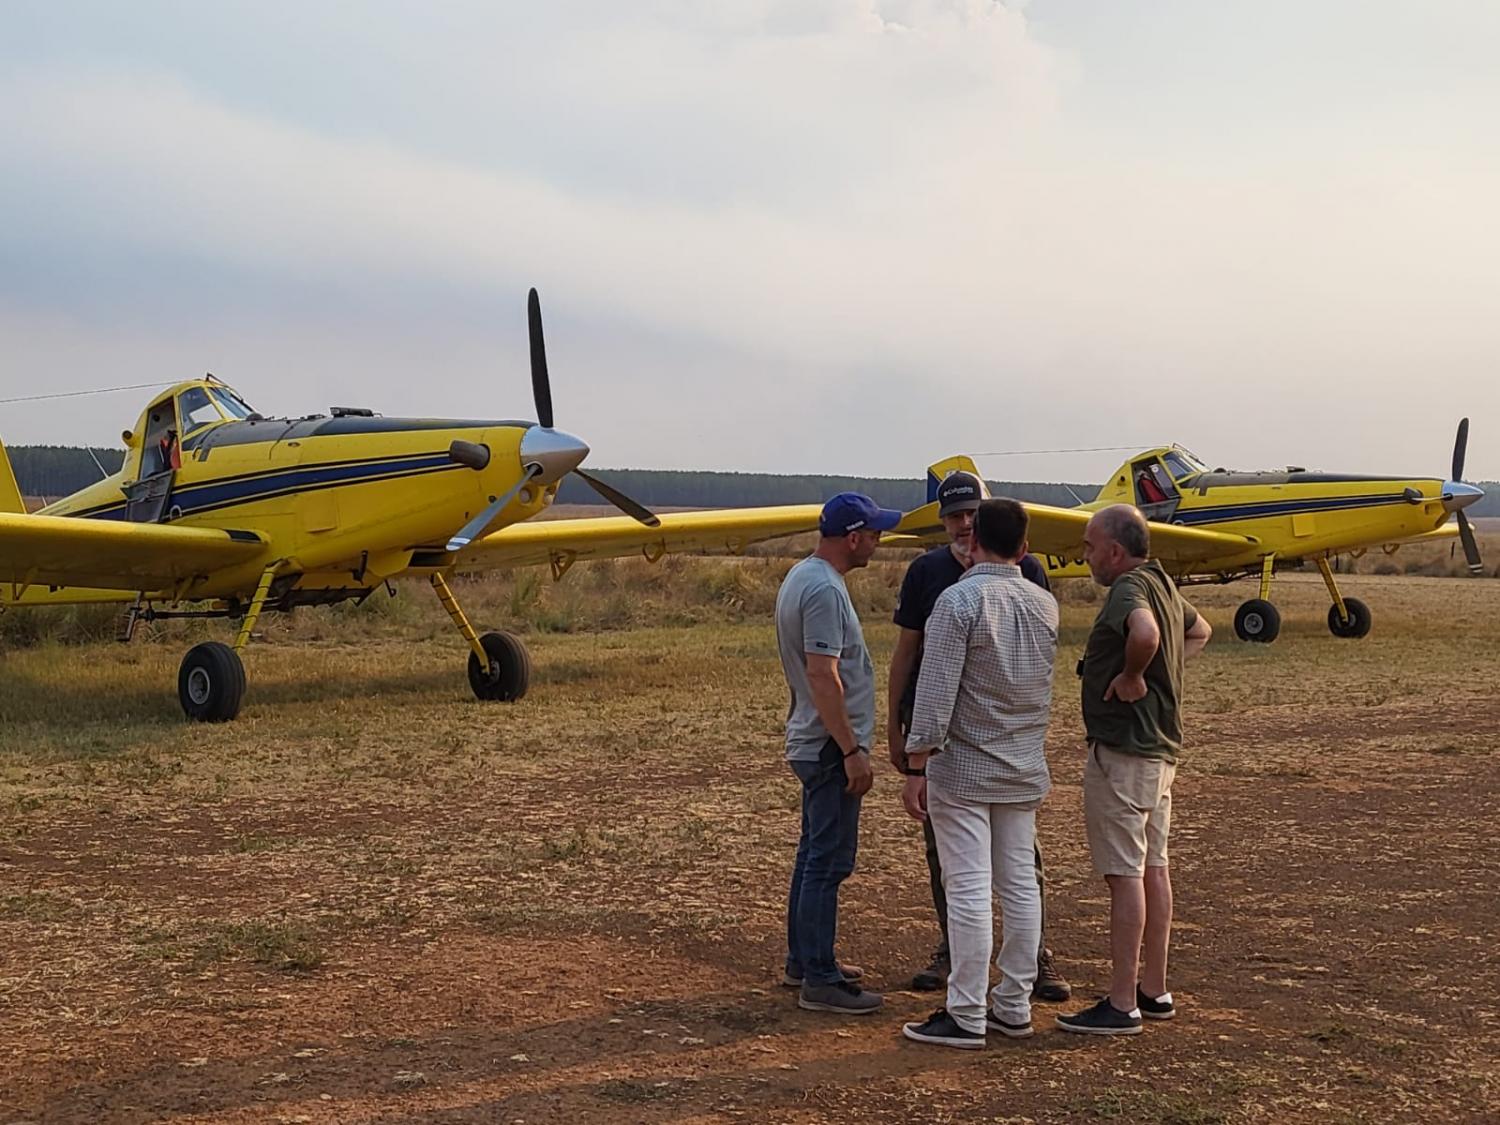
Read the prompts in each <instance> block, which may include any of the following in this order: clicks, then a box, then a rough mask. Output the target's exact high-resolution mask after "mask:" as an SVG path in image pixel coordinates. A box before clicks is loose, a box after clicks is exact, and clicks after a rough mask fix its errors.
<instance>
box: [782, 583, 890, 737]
mask: <svg viewBox="0 0 1500 1125" xmlns="http://www.w3.org/2000/svg"><path fill="white" fill-rule="evenodd" d="M776 646H777V648H778V649H779V650H780V651H781V667H782V670H783V671H784V672H785V673H786V682H787V686H788V687H789V688H791V689H792V702H791V707H790V708H789V709H788V711H787V717H786V756H787V760H788V761H817V759H818V754H819V752H820V751H821V750H822V749H823V744H824V743H826V742H827V741H828V728H827V727H826V726H824V725H823V720H822V719H821V718H819V717H818V709H817V707H816V706H815V705H814V704H813V696H812V685H811V684H809V683H808V679H807V660H806V656H805V654H808V653H811V654H814V655H820V656H836V657H838V660H839V665H838V667H839V679H840V680H842V681H843V684H844V707H845V709H846V710H847V711H848V714H849V724H850V726H852V727H853V728H854V737H855V738H857V739H859V744H860V745H861V746H865V747H868V746H869V745H870V738H871V736H872V735H873V734H874V733H875V666H874V665H873V664H871V663H870V652H869V650H868V649H867V648H865V634H864V630H862V629H861V628H860V627H859V618H858V617H857V616H856V615H855V613H854V603H853V602H851V601H850V600H849V588H848V587H847V586H845V585H844V578H843V575H841V574H839V572H838V571H837V570H835V569H834V568H833V566H832V565H830V564H829V563H827V562H825V561H824V560H822V559H820V558H818V556H817V555H809V556H808V557H807V558H805V559H803V560H802V561H801V562H799V563H798V564H797V565H796V566H794V567H792V569H791V570H789V571H788V572H787V576H786V579H785V580H784V581H783V582H782V583H781V590H780V591H779V592H778V593H777V595H776Z"/></svg>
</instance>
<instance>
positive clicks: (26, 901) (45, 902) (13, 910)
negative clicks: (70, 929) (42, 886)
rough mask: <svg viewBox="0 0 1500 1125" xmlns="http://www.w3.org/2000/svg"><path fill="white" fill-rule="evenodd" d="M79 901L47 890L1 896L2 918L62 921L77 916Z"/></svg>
mask: <svg viewBox="0 0 1500 1125" xmlns="http://www.w3.org/2000/svg"><path fill="white" fill-rule="evenodd" d="M80 913H81V911H80V909H79V906H78V904H77V903H75V902H73V901H71V900H69V899H66V898H63V897H62V896H61V895H55V894H50V893H48V892H47V891H25V892H23V893H21V894H14V895H5V896H4V897H3V898H0V918H3V919H5V920H7V921H17V922H62V921H65V920H67V919H69V918H74V917H77V915H78V914H80Z"/></svg>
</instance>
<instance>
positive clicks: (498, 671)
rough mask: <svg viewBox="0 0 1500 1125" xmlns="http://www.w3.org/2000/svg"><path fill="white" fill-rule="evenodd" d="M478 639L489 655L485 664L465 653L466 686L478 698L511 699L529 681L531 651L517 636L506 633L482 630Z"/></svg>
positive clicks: (512, 701) (505, 700)
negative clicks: (467, 682) (487, 665)
mask: <svg viewBox="0 0 1500 1125" xmlns="http://www.w3.org/2000/svg"><path fill="white" fill-rule="evenodd" d="M479 643H480V644H481V645H482V646H483V647H484V651H485V652H486V653H487V654H488V655H489V658H490V660H489V667H487V668H486V667H484V666H482V665H481V664H480V663H479V656H478V655H477V654H476V653H472V652H471V653H469V686H470V687H472V688H473V689H474V694H475V695H476V696H477V697H478V698H480V699H498V700H500V701H501V702H504V703H514V702H515V701H516V700H518V699H520V698H521V697H522V696H523V695H525V694H526V688H527V685H528V684H530V683H531V655H530V654H529V653H528V652H527V651H526V646H525V645H524V644H522V643H521V640H520V638H519V637H516V636H513V635H512V634H510V633H485V634H484V635H483V636H481V637H480V638H479Z"/></svg>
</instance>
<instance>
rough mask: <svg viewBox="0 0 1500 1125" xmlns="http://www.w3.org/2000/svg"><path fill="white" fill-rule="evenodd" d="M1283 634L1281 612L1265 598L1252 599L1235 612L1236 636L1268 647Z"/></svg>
mask: <svg viewBox="0 0 1500 1125" xmlns="http://www.w3.org/2000/svg"><path fill="white" fill-rule="evenodd" d="M1280 632H1281V611H1280V610H1279V609H1277V608H1276V607H1275V606H1274V605H1272V604H1271V603H1270V602H1268V601H1266V600H1265V599H1264V598H1251V599H1250V600H1249V601H1248V602H1246V603H1245V604H1244V605H1242V606H1240V608H1239V609H1238V610H1236V611H1235V615H1234V635H1235V636H1237V637H1238V638H1239V639H1240V640H1242V641H1256V642H1258V643H1260V644H1263V645H1268V644H1270V643H1271V642H1272V641H1274V640H1275V639H1276V637H1277V634H1279V633H1280Z"/></svg>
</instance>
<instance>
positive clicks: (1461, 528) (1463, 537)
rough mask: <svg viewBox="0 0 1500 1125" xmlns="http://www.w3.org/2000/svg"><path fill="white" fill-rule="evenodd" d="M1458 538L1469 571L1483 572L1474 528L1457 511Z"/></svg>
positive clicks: (1474, 572) (1467, 519) (1465, 517)
mask: <svg viewBox="0 0 1500 1125" xmlns="http://www.w3.org/2000/svg"><path fill="white" fill-rule="evenodd" d="M1465 420H1466V421H1467V419H1465ZM1458 538H1459V541H1460V542H1461V543H1463V545H1464V558H1465V559H1467V560H1468V561H1469V573H1470V574H1483V573H1484V561H1483V560H1482V559H1481V558H1480V557H1479V544H1478V543H1477V542H1475V540H1474V528H1473V527H1472V526H1470V524H1469V517H1468V516H1466V515H1464V514H1463V513H1462V512H1459V513H1458Z"/></svg>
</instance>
